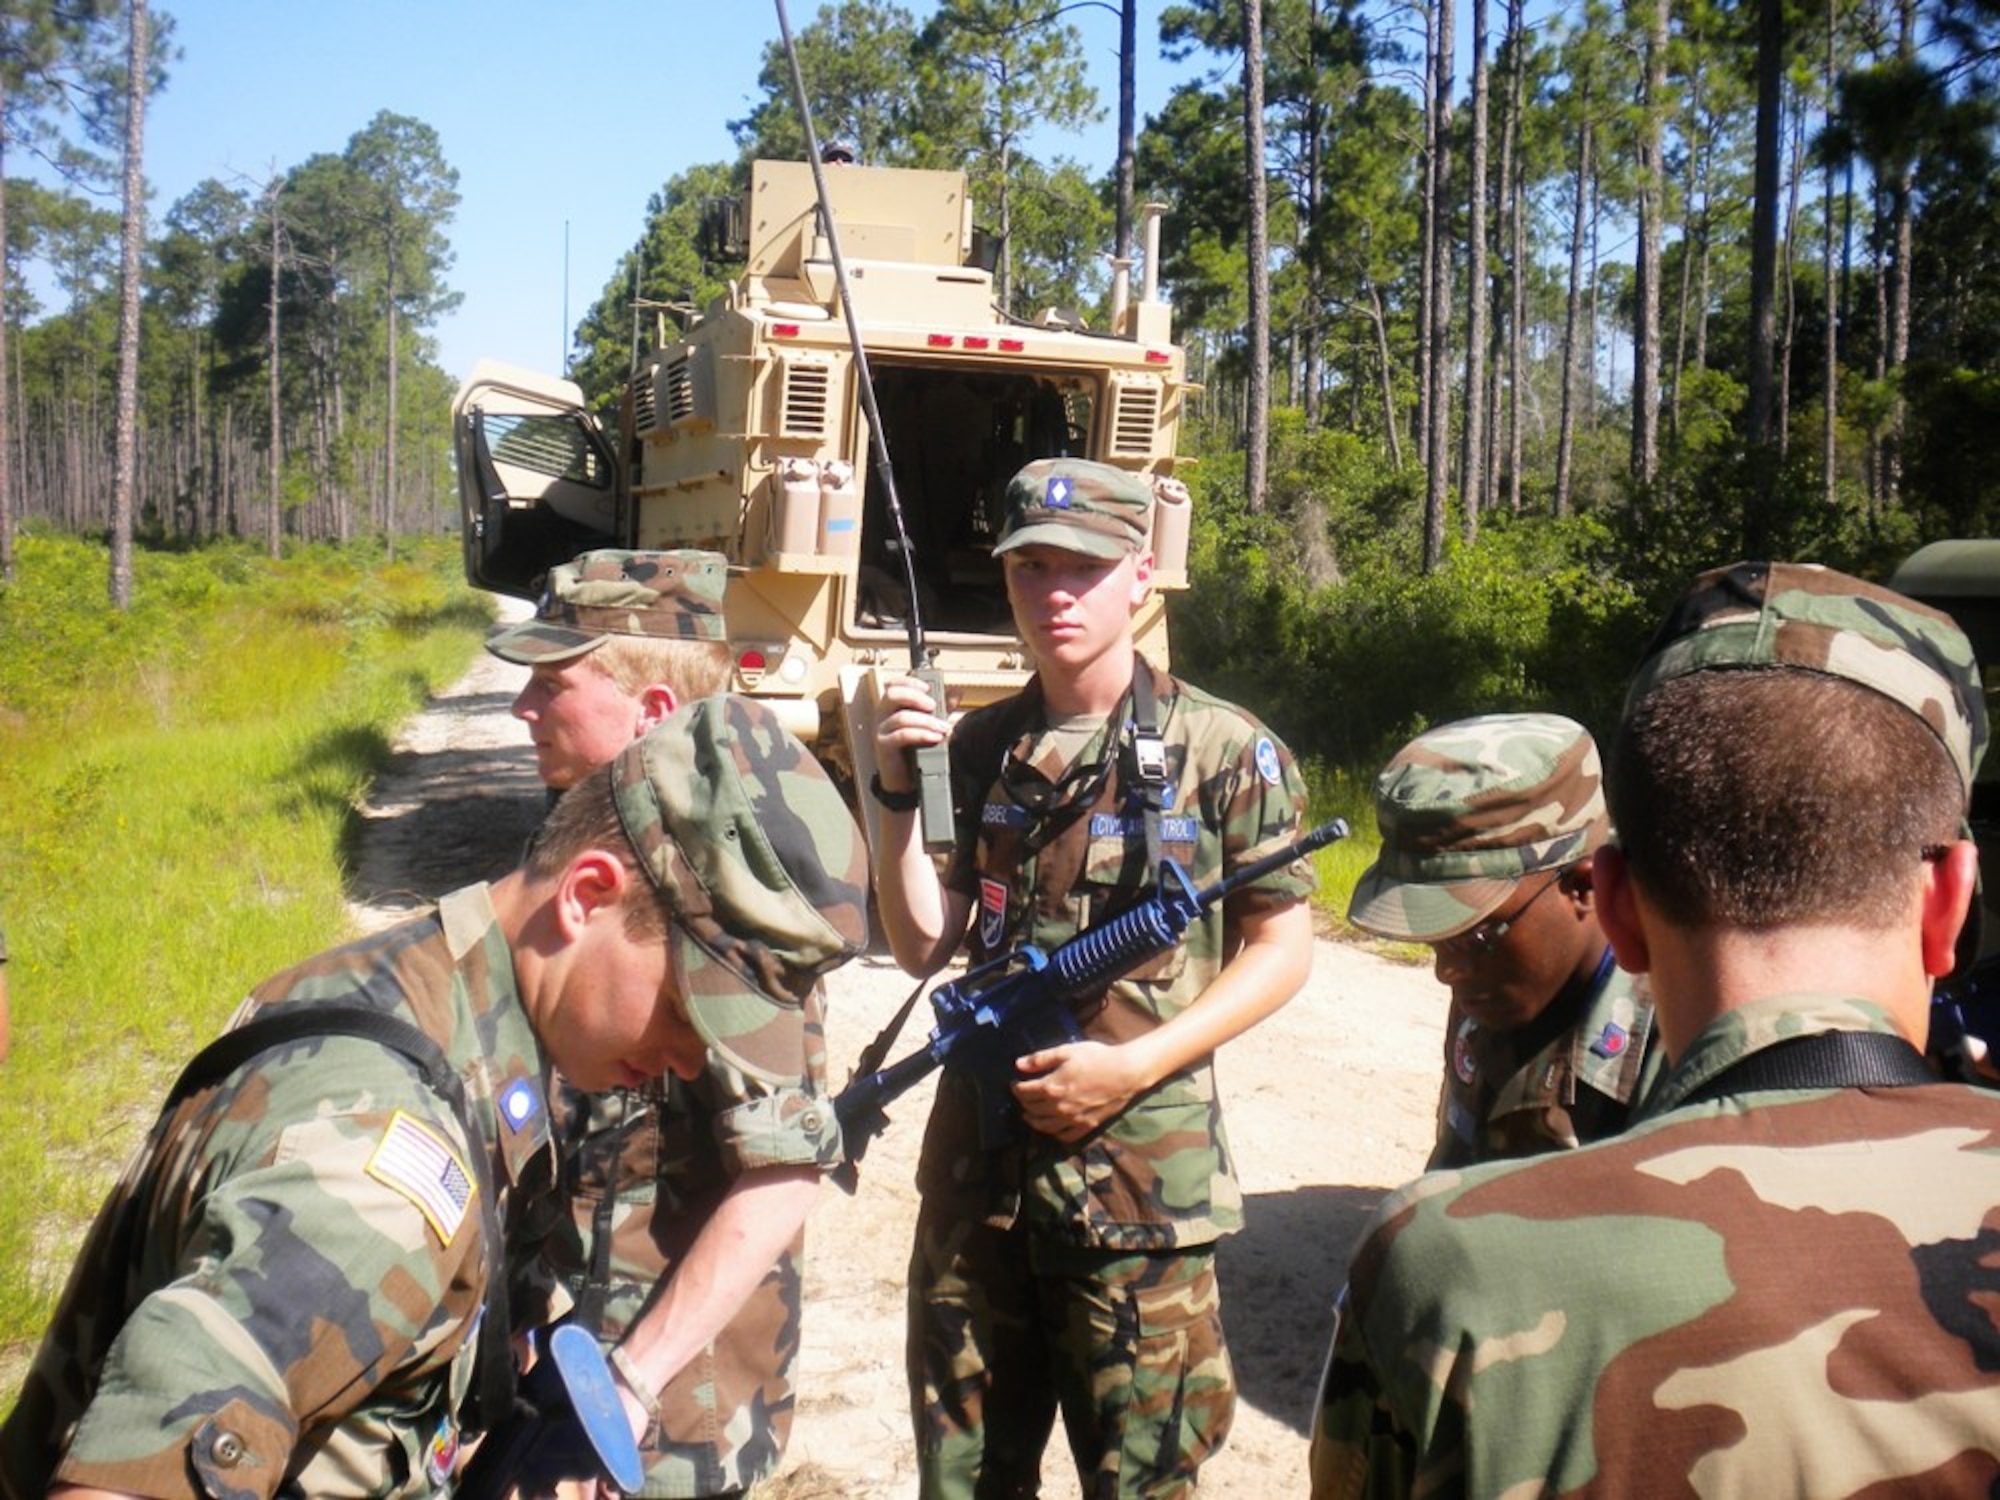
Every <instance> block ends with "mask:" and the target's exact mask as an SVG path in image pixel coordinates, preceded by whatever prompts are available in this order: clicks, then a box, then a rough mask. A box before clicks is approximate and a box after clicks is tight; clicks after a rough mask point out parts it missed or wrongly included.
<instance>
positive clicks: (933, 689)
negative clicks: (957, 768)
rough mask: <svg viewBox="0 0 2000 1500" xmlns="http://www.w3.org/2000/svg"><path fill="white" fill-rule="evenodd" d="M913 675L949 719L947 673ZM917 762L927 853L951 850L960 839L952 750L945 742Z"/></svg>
mask: <svg viewBox="0 0 2000 1500" xmlns="http://www.w3.org/2000/svg"><path fill="white" fill-rule="evenodd" d="M910 675H911V676H912V677H914V678H916V679H917V681H919V682H921V683H922V684H923V685H924V686H925V687H926V688H928V689H930V695H931V703H932V705H933V706H934V708H935V710H936V712H937V716H938V717H939V718H940V719H942V718H945V717H946V716H947V712H946V707H945V697H944V673H942V672H940V671H939V670H938V669H937V668H936V667H917V668H914V669H912V670H911V672H910ZM916 762H917V827H918V829H919V831H920V832H921V833H922V835H923V840H924V849H925V850H926V851H927V852H929V853H932V854H935V853H937V852H938V851H940V850H943V849H949V848H951V846H952V845H953V844H954V843H956V842H957V838H958V830H957V828H956V826H955V824H954V821H953V819H952V812H951V747H950V745H949V744H947V743H943V742H940V743H938V744H935V745H925V746H923V747H922V748H920V749H919V750H918V751H917V752H916Z"/></svg>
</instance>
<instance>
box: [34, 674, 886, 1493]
mask: <svg viewBox="0 0 2000 1500" xmlns="http://www.w3.org/2000/svg"><path fill="white" fill-rule="evenodd" d="M866 881H867V862H866V857H865V854H864V852H863V848H862V844H861V840H860V836H859V832H858V830H857V829H856V828H855V827H854V824H853V820H852V817H851V815H850V814H849V813H848V811H847V809H846V807H845V805H844V804H843V803H842V801H841V799H840V797H839V795H838V793H837V792H836V791H835V790H834V788H833V786H832V785H831V783H830V782H828V781H827V779H826V777H825V775H824V774H823V773H822V772H821V771H820V770H819V768H818V766H817V763H816V762H815V761H814V760H813V758H812V756H811V754H810V753H809V752H808V751H807V750H806V748H805V747H804V746H803V745H801V744H799V743H798V742H797V741H796V740H794V739H792V738H791V737H790V736H788V735H787V734H786V733H785V732H784V730H783V729H782V728H780V727H779V726H778V724H777V722H776V720H775V718H774V717H773V716H772V715H771V714H770V713H769V712H768V710H766V709H764V708H762V707H760V706H758V705H755V704H752V703H750V702H747V701H745V700H742V699H731V698H711V699H707V700H704V701H702V702H700V703H697V704H695V705H694V706H692V707H690V708H688V709H686V710H683V711H682V712H681V713H679V714H677V715H675V716H674V717H673V718H671V719H669V720H668V721H667V722H666V723H664V724H663V725H662V726H660V728H658V729H657V730H655V731H654V732H653V733H652V734H651V735H649V736H648V737H647V738H646V739H645V740H643V741H641V742H639V743H637V744H635V745H633V746H631V747H629V748H628V749H627V751H626V752H625V753H624V754H622V755H621V756H620V757H619V758H618V760H617V761H616V762H615V763H614V765H613V766H612V767H611V768H610V769H609V770H607V771H605V772H603V773H601V774H599V775H597V776H594V777H592V778H590V779H588V780H587V781H585V782H584V783H583V784H581V785H580V786H578V787H577V788H576V789H575V790H574V791H573V792H572V794H571V795H570V796H569V797H568V798H566V799H565V800H564V802H563V803H562V804H561V805H560V806H559V807H558V808H557V809H556V811H555V813H554V814H553V816H552V817H551V819H550V822H549V825H548V827H547V828H546V829H545V831H544V834H543V837H542V838H541V840H540V841H539V843H538V844H537V846H536V848H535V849H534V851H533V852H532V853H531V854H530V856H529V859H528V862H527V864H526V865H524V866H523V867H522V869H520V870H518V871H516V872H514V873H513V874H511V875H508V876H506V877H505V878H503V879H502V880H500V881H498V882H497V883H495V884H493V885H492V886H490V887H489V886H485V885H480V886H474V887H470V888H468V889H465V890H462V891H458V892H456V893H454V894H452V895H450V896H448V897H446V898H445V899H444V901H443V902H442V903H441V904H440V906H439V908H438V909H437V911H436V912H434V913H433V914H431V915H429V916H426V917H424V918H421V919H419V920H416V921H413V922H410V923H406V924H404V925H402V926H400V927H396V928H392V929H390V930H389V931H387V932H385V933H382V934H380V935H378V936H375V937H371V938H368V939H366V940H364V941H362V942H359V943H356V944H354V945H352V946H350V947H347V948H342V949H339V950H336V951H334V952H332V953H329V954H326V955H324V956H322V957H320V958H317V959H314V960H312V961H310V962H308V963H305V964H302V965H300V966H299V967H298V968H295V969H293V970H290V971H289V972H287V973H284V974H280V975H278V976H277V977H276V978H274V979H271V980H269V981H267V982H266V983H264V984H263V985H262V986H260V987H259V988H258V989H257V990H256V991H255V992H254V993H253V994H252V996H251V998H250V1000H249V1001H248V1002H246V1004H245V1005H244V1007H243V1008H242V1010H241V1011H240V1012H239V1015H238V1017H237V1023H238V1024H242V1023H244V1022H247V1021H250V1020H252V1019H253V1018H254V1019H256V1020H257V1021H258V1022H259V1023H263V1022H265V1019H266V1018H274V1017H282V1016H287V1015H296V1014H298V1013H299V1009H300V1007H333V1008H335V1009H340V1010H352V1009H354V1008H362V1009H365V1010H367V1011H370V1012H373V1013H375V1017H376V1019H378V1020H379V1019H381V1018H383V1017H388V1018H400V1020H402V1021H404V1022H406V1023H410V1024H413V1025H414V1026H415V1027H416V1028H418V1029H419V1030H420V1031H421V1032H422V1033H423V1035H424V1036H426V1037H428V1038H429V1039H430V1040H431V1042H432V1043H433V1044H435V1046H436V1047H437V1048H439V1049H441V1050H442V1051H443V1053H444V1054H445V1055H446V1057H447V1058H448V1060H449V1070H450V1071H451V1072H452V1073H453V1074H455V1075H456V1076H457V1078H458V1079H459V1080H460V1081H461V1082H462V1085H463V1088H464V1091H465V1095H466V1099H467V1108H466V1112H465V1115H461V1114H460V1112H459V1111H458V1110H457V1109H455V1108H453V1107H449V1106H447V1104H446V1103H445V1101H444V1100H443V1099H442V1098H441V1097H440V1096H439V1095H438V1094H437V1093H435V1092H433V1091H432V1089H431V1088H429V1087H427V1086H426V1084H425V1083H424V1082H423V1081H422V1079H421V1078H420V1076H419V1075H418V1073H417V1071H416V1070H415V1068H414V1067H413V1065H412V1064H411V1062H409V1061H408V1060H407V1059H406V1058H405V1057H404V1056H403V1055H402V1054H401V1053H399V1052H395V1051H391V1050H390V1049H389V1048H387V1047H385V1046H383V1045H379V1044H378V1043H376V1042H374V1041H364V1040H360V1039H357V1038H353V1037H348V1036H336V1035H332V1034H330V1033H327V1032H325V1031H323V1030H321V1029H319V1027H322V1026H324V1024H325V1023H323V1022H322V1023H318V1025H317V1026H316V1027H315V1028H314V1029H313V1030H311V1031H310V1032H309V1033H308V1034H307V1035H306V1036H305V1037H303V1038H302V1039H295V1040H293V1041H290V1042H288V1043H286V1044H284V1045H282V1046H280V1047H278V1048H276V1049H274V1050H265V1051H262V1052H259V1053H257V1054H256V1055H254V1056H253V1057H252V1058H251V1059H250V1060H249V1061H248V1062H247V1063H241V1064H239V1065H238V1066H237V1067H236V1068H235V1069H234V1070H233V1071H230V1072H228V1073H227V1074H226V1075H223V1076H222V1077H221V1081H220V1082H219V1083H217V1082H216V1081H214V1080H212V1079H211V1080H210V1081H208V1082H206V1083H204V1084H201V1085H199V1086H197V1087H196V1088H194V1089H193V1091H191V1092H189V1093H187V1094H186V1095H185V1096H184V1097H183V1098H181V1099H180V1100H179V1102H177V1103H173V1104H170V1106H169V1107H168V1108H167V1109H166V1110H165V1111H164V1112H163V1113H162V1116H161V1118H160V1120H159V1122H158V1123H157V1125H156V1126H155V1128H154V1130H153V1132H152V1134H151V1136H150V1137H149V1139H148V1140H147V1142H146V1144H145V1145H144V1146H143V1147H142V1148H141V1150H140V1151H139V1153H138V1154H137V1155H136V1156H135V1157H134V1159H133V1161H132V1163H131V1164H130V1165H129V1166H128V1167H127V1169H126V1172H125V1174H124V1176H123V1178H122V1179H121V1180H120V1182H119V1184H118V1186H117V1188H116V1189H115V1190H114V1192H113V1193H112V1195H111V1198H110V1200H109V1201H108V1202H107V1204H106V1206H105V1208H104V1210H103V1211H102V1212H101V1213H100V1215H99V1217H98V1220H97V1222H96V1224H95V1225H94V1226H93V1228H92V1230H91V1233H90V1237H89V1239H88V1241H87V1242H86V1244H85V1247H84V1250H83V1252H82V1255H81V1257H80V1258H79V1260H78V1262H77V1266H76V1269H75V1271H74V1272H73V1273H72V1276H71V1279H70V1284H69V1287H68V1289H67V1290H66V1291H65V1292H64V1294H63V1298H62V1301H61V1304H60V1306H59V1308H58V1310H57V1314H56V1318H55V1321H54V1323H53V1324H52V1326H51V1328H50V1330H49V1333H48V1335H47V1337H46V1338H45V1340H44V1341H43V1344H42V1347H41V1350H40V1352H39V1354H38V1355H37V1356H36V1359H35V1363H34V1366H33V1368H32V1370H31V1371H30V1373H29V1376H28V1380H27V1384H26V1386H25V1387H24V1390H23V1393H22V1398H21V1401H20V1404H19V1405H18V1406H17V1407H16V1408H15V1410H14V1411H13V1413H12V1414H11V1415H10V1417H9V1418H8V1420H7V1422H6V1424H5V1426H4V1428H0V1493H4V1494H5V1495H7V1496H9V1497H25V1496H39V1495H42V1494H43V1493H45V1492H46V1491H47V1490H48V1488H49V1487H50V1485H51V1484H52V1483H58V1484H63V1485H79V1486H88V1487H91V1488H93V1489H95V1490H98V1491H103V1492H111V1493H132V1494H143V1495H152V1496H182V1495H190V1496H192V1495H209V1496H228V1497H232V1500H234V1497H244V1496H269V1495H273V1494H276V1493H279V1492H280V1491H281V1490H282V1491H283V1492H285V1493H289V1494H298V1495H311V1496H315V1497H317V1496H342V1495H353V1496H360V1495H373V1496H414V1495H427V1494H441V1493H444V1492H445V1490H446V1488H447V1486H448V1485H449V1482H450V1478H451V1473H452V1469H453V1465H454V1463H455V1460H456V1458H457V1456H458V1447H459V1430H460V1429H459V1424H458V1415H457V1406H458V1403H459V1401H460V1400H461V1399H462V1397H463V1396H464V1394H465V1393H466V1391H467V1389H468V1387H469V1386H470V1385H471V1383H472V1369H471V1366H472V1363H473V1349H474V1343H475V1340H474V1338H473V1336H472V1330H473V1327H474V1323H475V1317H476V1314H477V1313H478V1312H479V1310H480V1308H481V1306H482V1303H483V1302H484V1300H485V1297H486V1293H487V1284H488V1256H489V1254H490V1253H492V1252H491V1251H490V1250H489V1246H490V1244H491V1240H490V1239H489V1236H488V1232H487V1231H488V1225H489V1224H491V1225H494V1226H498V1228H497V1229H496V1230H495V1232H496V1233H500V1234H504V1235H505V1236H506V1246H507V1251H506V1254H507V1270H508V1271H510V1272H518V1271H520V1270H521V1269H522V1268H523V1264H524V1262H525V1260H526V1259H527V1258H529V1257H532V1256H533V1255H534V1253H535V1250H534V1246H533V1239H534V1231H535V1227H536V1225H537V1223H538V1222H539V1221H543V1220H546V1218H547V1217H548V1216H549V1215H550V1214H551V1213H552V1212H554V1213H560V1212H561V1211H562V1205H561V1203H560V1200H557V1199H555V1198H553V1197H552V1188H551V1182H550V1177H551V1173H552V1171H553V1166H554V1163H553V1160H552V1157H553V1152H552V1149H551V1143H550V1136H549V1119H548V1109H547V1105H546V1098H545V1093H544V1090H545V1087H546V1083H547V1079H548V1076H549V1071H550V1069H551V1068H552V1067H553V1068H555V1069H559V1070H560V1071H561V1073H562V1074H563V1076H564V1077H566V1078H568V1079H571V1080H572V1081H574V1082H575V1083H576V1084H577V1085H579V1086H581V1087H588V1088H592V1089H608V1088H611V1087H613V1086H630V1085H635V1084H637V1083H638V1082H640V1081H641V1080H642V1079H644V1078H648V1077H652V1076H655V1075H657V1074H660V1073H663V1072H669V1071H671V1072H673V1073H674V1074H676V1075H677V1076H679V1077H683V1078H691V1077H695V1076H697V1075H699V1074H700V1073H701V1072H702V1071H703V1070H704V1068H705V1067H706V1065H707V1062H708V1059H709V1057H710V1056H711V1055H715V1056H720V1057H723V1058H725V1059H727V1060H728V1061H729V1062H730V1063H731V1064H732V1065H734V1066H735V1067H737V1068H739V1069H741V1070H742V1071H744V1072H746V1073H749V1074H752V1075H754V1076H757V1077H760V1078H764V1079H767V1080H784V1081H786V1082H787V1083H789V1084H791V1085H795V1086H797V1088H798V1091H799V1092H798V1094H797V1097H798V1098H799V1099H801V1100H803V1101H804V1102H803V1103H802V1104H801V1105H800V1106H799V1107H797V1108H790V1107H788V1108H787V1109H786V1110H784V1111H782V1112H781V1111H771V1112H767V1113H766V1114H764V1115H763V1116H762V1117H760V1118H756V1119H751V1118H745V1119H743V1120H741V1121H739V1122H738V1130H737V1135H736V1141H735V1145H736V1147H737V1149H738V1150H740V1151H741V1152H742V1153H743V1154H744V1155H746V1156H749V1155H754V1154H758V1153H763V1152H769V1151H784V1150H788V1149H789V1143H790V1140H791V1139H793V1138H804V1139H809V1140H811V1141H812V1142H814V1143H815V1149H817V1150H819V1151H821V1152H823V1153H824V1154H826V1155H827V1156H829V1157H831V1156H833V1155H835V1154H837V1152H838V1149H839V1141H838V1132H837V1129H835V1128H834V1127H833V1125H832V1123H831V1120H832V1111H831V1110H830V1109H829V1108H827V1107H825V1106H824V1104H823V1103H821V1102H820V1101H818V1100H817V1099H815V1098H813V1097H811V1096H812V1094H814V1093H816V1092H817V1090H818V1086H819V1083H820V1079H821V1077H822V1073H823V1066H824V1063H823V1057H822V1055H821V1053H822V1043H821V1037H820V1033H819V1027H818V1023H817V1009H816V1006H817V991H818V976H819V975H820V974H821V973H823V972H824V971H826V970H827V969H830V968H832V967H833V966H835V965H837V964H839V963H841V962H843V961H845V960H846V959H847V958H849V957H851V956H852V955H853V954H854V953H855V952H856V951H858V949H859V948H860V946H861V944H862V942H863V940H864V937H865V933H866V922H865V916H864V912H865V899H866V889H865V887H866ZM474 1133H476V1136H477V1138H476V1139H475V1138H474ZM482 1182H483V1183H491V1184H492V1185H493V1187H494V1192H493V1194H491V1195H488V1194H486V1193H485V1192H483V1191H482V1189H481V1187H480V1184H481V1183H482Z"/></svg>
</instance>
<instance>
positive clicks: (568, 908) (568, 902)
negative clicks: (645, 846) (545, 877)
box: [555, 849, 632, 942]
mask: <svg viewBox="0 0 2000 1500" xmlns="http://www.w3.org/2000/svg"><path fill="white" fill-rule="evenodd" d="M631 882H632V872H631V871H630V870H628V869H627V868H626V867H625V861H623V860H622V859H620V858H619V857H618V856H617V855H615V854H613V853H611V851H609V850H608V849H586V850H584V851H583V852H582V853H581V854H579V855H577V857H576V858H575V859H573V860H571V861H570V862H569V864H568V865H567V866H565V867H564V869H563V872H562V879H561V880H560V881H559V882H558V883H557V886H556V895H555V903H556V920H557V925H558V926H559V928H560V929H561V932H562V935H563V938H564V940H565V941H569V942H573V941H575V940H576V939H577V938H578V937H579V936H581V935H582V933H583V930H584V929H585V928H586V927H587V926H588V925H589V924H590V922H591V921H592V920H593V919H594V918H595V917H597V916H599V915H600V914H602V913H604V912H606V911H609V912H612V913H613V914H614V915H615V914H617V908H618V907H619V906H620V904H621V903H623V901H624V899H625V891H626V888H627V887H628V886H629V885H630V884H631Z"/></svg>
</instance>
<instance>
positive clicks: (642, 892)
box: [525, 766, 669, 942]
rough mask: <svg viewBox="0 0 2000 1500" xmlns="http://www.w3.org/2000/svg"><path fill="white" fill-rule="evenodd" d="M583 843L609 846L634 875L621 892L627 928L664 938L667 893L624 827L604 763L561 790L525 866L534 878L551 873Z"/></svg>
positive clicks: (644, 937)
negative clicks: (643, 865)
mask: <svg viewBox="0 0 2000 1500" xmlns="http://www.w3.org/2000/svg"><path fill="white" fill-rule="evenodd" d="M586 849H608V850H610V851H611V852H612V853H614V854H616V855H617V856H618V858H619V860H620V862H621V863H623V864H624V866H625V868H626V869H627V870H628V871H630V872H631V873H632V874H633V875H634V876H635V877H636V881H635V883H634V885H633V888H632V891H631V893H630V894H628V895H627V896H626V898H625V931H626V933H627V934H628V935H630V936H631V937H632V938H634V939H635V940H638V941H641V942H645V941H650V940H651V939H654V938H664V937H665V936H666V932H667V922H668V920H669V919H668V915H667V904H666V898H665V897H664V896H662V895H661V894H660V890H659V888H658V887H657V886H656V885H654V884H653V877H652V876H650V875H648V874H647V873H646V872H645V870H644V869H642V868H641V867H640V864H639V857H638V855H637V853H636V852H635V851H634V850H633V848H632V840H631V839H630V838H629V837H627V835H626V833H625V825H624V823H623V822H622V821H620V819H619V816H618V805H617V803H616V801H615V800H614V798H613V796H612V792H611V768H610V767H609V766H604V767H600V768H599V769H598V770H595V771H593V772H591V773H590V774H589V775H588V776H586V777H584V778H583V779H582V780H581V781H579V782H577V784H576V785H575V786H573V787H571V788H570V789H569V790H568V791H566V792H564V793H563V794H562V797H561V798H560V799H559V800H558V801H557V802H556V805H555V806H554V807H553V808H552V809H551V810H550V812H549V815H548V818H547V819H546V820H545V821H544V822H543V823H542V827H541V832H539V833H538V834H536V835H535V842H534V845H533V846H532V847H531V848H530V849H529V850H528V857H527V860H526V862H525V868H526V869H527V872H528V873H529V874H530V875H532V876H534V877H536V878H537V879H551V878H553V877H555V876H557V875H560V874H561V873H562V872H563V871H564V870H565V869H567V868H568V867H569V863H570V861H571V860H573V859H575V858H576V857H577V856H578V855H579V854H581V853H583V851H584V850H586Z"/></svg>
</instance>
